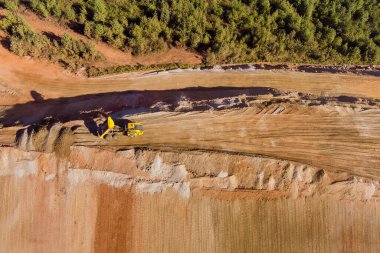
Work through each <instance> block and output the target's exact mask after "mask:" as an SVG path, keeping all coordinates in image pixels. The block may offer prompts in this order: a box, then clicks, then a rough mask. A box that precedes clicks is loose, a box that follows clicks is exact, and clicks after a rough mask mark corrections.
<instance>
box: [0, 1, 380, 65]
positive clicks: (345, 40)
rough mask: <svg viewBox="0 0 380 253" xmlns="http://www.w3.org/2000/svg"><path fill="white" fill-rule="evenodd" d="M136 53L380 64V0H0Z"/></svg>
mask: <svg viewBox="0 0 380 253" xmlns="http://www.w3.org/2000/svg"><path fill="white" fill-rule="evenodd" d="M1 1H3V2H4V5H5V7H6V8H8V9H17V6H18V5H19V4H20V3H21V4H24V5H25V6H27V8H29V9H30V10H32V11H33V12H35V13H37V14H38V15H40V16H42V17H54V18H57V19H59V20H60V21H61V22H64V23H65V24H67V25H69V26H70V27H73V28H74V29H76V30H77V31H79V32H80V33H82V34H84V35H86V36H88V37H89V38H94V39H98V40H102V41H104V42H106V43H108V44H109V45H111V46H113V47H115V48H119V49H121V50H131V51H132V53H133V54H135V55H143V54H149V53H152V52H158V51H163V50H165V49H167V48H168V47H172V46H185V47H187V48H189V49H191V50H194V51H197V52H199V53H201V54H203V55H204V56H205V62H206V63H209V64H215V63H231V62H242V61H244V62H250V61H292V62H312V63H337V64H344V63H350V64H361V63H365V64H379V63H380V2H379V1H378V0H107V1H105V0H29V1H21V2H19V0H7V1H4V0H0V2H1Z"/></svg>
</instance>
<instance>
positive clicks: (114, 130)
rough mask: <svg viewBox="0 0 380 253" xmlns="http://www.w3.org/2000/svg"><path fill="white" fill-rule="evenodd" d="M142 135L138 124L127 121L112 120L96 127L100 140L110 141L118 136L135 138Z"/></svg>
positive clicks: (109, 119) (142, 131)
mask: <svg viewBox="0 0 380 253" xmlns="http://www.w3.org/2000/svg"><path fill="white" fill-rule="evenodd" d="M143 134H144V128H143V126H142V124H141V123H140V122H132V121H130V120H127V119H112V118H111V117H107V120H106V121H104V122H103V123H101V124H100V125H99V127H98V136H99V138H100V139H106V140H112V139H115V138H117V136H118V135H125V136H128V137H132V138H134V137H136V136H140V135H143Z"/></svg>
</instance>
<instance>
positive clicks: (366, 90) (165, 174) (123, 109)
mask: <svg viewBox="0 0 380 253" xmlns="http://www.w3.org/2000/svg"><path fill="white" fill-rule="evenodd" d="M0 55H1V58H0V88H1V89H0V92H1V96H2V97H1V99H0V105H1V107H0V201H1V203H4V204H2V205H0V252H253V251H255V252H256V251H257V252H378V251H379V249H380V240H379V238H380V229H379V228H380V212H379V211H380V205H379V203H380V202H379V201H380V190H379V189H380V182H379V181H380V91H379V89H378V86H379V85H380V78H379V77H378V76H377V75H357V74H352V73H351V74H343V73H304V72H299V71H288V70H271V71H269V70H257V69H243V70H223V69H221V68H217V67H216V68H212V69H208V70H207V69H206V70H174V71H169V72H167V71H164V72H152V73H130V74H128V75H112V76H106V77H101V78H93V79H85V78H79V77H75V76H72V75H70V74H68V73H64V72H63V70H62V69H61V68H60V67H59V66H53V65H49V64H47V63H45V62H43V61H36V60H25V59H22V58H19V57H16V56H13V55H11V54H9V53H8V52H7V51H6V50H4V49H2V48H1V47H0ZM107 115H111V116H112V117H114V118H119V117H122V118H125V119H129V120H133V121H139V122H141V123H143V125H144V131H145V133H144V135H142V136H139V137H137V138H127V137H123V136H121V137H119V138H117V139H115V140H111V141H105V140H101V139H99V138H98V137H97V134H96V129H97V125H98V124H99V123H100V122H101V121H103V120H104V119H105V116H107Z"/></svg>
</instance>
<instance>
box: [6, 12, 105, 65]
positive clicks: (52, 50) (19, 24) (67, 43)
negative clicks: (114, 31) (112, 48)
mask: <svg viewBox="0 0 380 253" xmlns="http://www.w3.org/2000/svg"><path fill="white" fill-rule="evenodd" d="M0 29H3V30H5V31H6V32H7V33H8V34H9V44H10V45H9V49H10V50H11V51H12V52H14V53H15V54H17V55H20V56H32V57H41V58H46V59H49V60H52V61H54V62H60V63H62V64H64V65H65V66H67V67H69V68H70V69H73V70H75V69H77V68H78V67H81V66H83V65H85V63H86V62H90V61H94V60H97V59H99V58H100V55H99V54H98V53H97V52H96V51H95V49H94V47H93V45H91V44H90V43H88V42H86V43H85V42H82V41H77V40H74V39H73V38H71V37H70V36H69V35H68V34H64V35H63V36H62V37H57V36H55V35H54V36H53V35H51V36H49V35H45V34H39V33H35V32H33V31H32V30H31V29H30V28H29V26H28V25H27V24H26V23H25V22H24V21H23V20H22V19H21V18H19V17H18V16H17V15H14V14H12V13H11V12H9V13H8V15H7V16H6V17H5V18H3V19H1V20H0Z"/></svg>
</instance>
